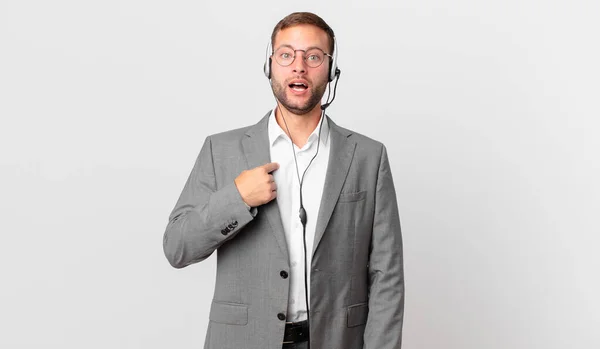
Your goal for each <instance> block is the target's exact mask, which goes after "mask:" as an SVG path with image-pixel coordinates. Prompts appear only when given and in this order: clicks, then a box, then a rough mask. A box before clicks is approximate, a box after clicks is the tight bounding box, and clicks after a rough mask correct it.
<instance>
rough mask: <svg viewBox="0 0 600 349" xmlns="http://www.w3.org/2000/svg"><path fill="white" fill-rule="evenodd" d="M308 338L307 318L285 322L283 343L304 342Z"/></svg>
mask: <svg viewBox="0 0 600 349" xmlns="http://www.w3.org/2000/svg"><path fill="white" fill-rule="evenodd" d="M307 340H308V320H304V321H300V322H286V323H285V332H284V333H283V344H289V343H299V342H306V341H307Z"/></svg>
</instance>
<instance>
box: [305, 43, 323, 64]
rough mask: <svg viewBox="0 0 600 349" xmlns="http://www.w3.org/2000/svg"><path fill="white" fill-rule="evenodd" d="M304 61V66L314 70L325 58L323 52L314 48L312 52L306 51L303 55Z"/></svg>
mask: <svg viewBox="0 0 600 349" xmlns="http://www.w3.org/2000/svg"><path fill="white" fill-rule="evenodd" d="M304 57H305V58H304V60H305V61H306V65H308V66H309V67H311V68H316V67H318V66H320V65H321V64H322V63H323V59H324V58H325V54H324V53H323V51H321V50H319V49H318V48H314V49H312V50H308V51H306V54H305V55H304Z"/></svg>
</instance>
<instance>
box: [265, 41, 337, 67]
mask: <svg viewBox="0 0 600 349" xmlns="http://www.w3.org/2000/svg"><path fill="white" fill-rule="evenodd" d="M283 47H286V48H289V49H291V50H292V51H293V52H294V57H293V58H292V60H291V61H290V64H288V65H283V64H281V63H279V61H278V60H277V58H276V57H274V56H275V52H277V51H278V50H279V49H281V48H283ZM310 50H319V51H321V52H323V54H324V55H325V56H327V57H329V60H330V62H332V61H333V56H332V55H330V54H329V53H327V52H325V51H323V50H322V49H320V48H319V47H309V48H308V49H306V50H300V49H295V48H293V47H292V46H290V45H281V46H279V47H278V48H277V49H276V50H273V52H272V53H271V58H272V59H273V60H275V62H277V64H279V66H281V67H289V66H290V65H292V64H293V63H294V62H295V61H296V57H297V56H298V55H297V54H296V52H297V51H302V52H304V53H303V54H302V59H303V60H304V64H306V66H307V67H310V68H318V67H320V66H321V65H323V62H325V60H324V59H323V60H322V61H321V63H319V65H317V66H315V67H313V66H310V65H309V64H308V62H307V61H306V51H310Z"/></svg>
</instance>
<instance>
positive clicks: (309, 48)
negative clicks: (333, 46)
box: [274, 44, 327, 53]
mask: <svg viewBox="0 0 600 349" xmlns="http://www.w3.org/2000/svg"><path fill="white" fill-rule="evenodd" d="M282 47H289V48H291V49H292V50H298V51H304V52H306V51H309V50H312V49H313V48H318V49H319V50H321V51H323V53H327V52H325V50H323V49H322V48H320V47H318V46H310V47H307V48H306V49H304V50H301V49H296V48H294V47H293V46H292V45H288V44H283V45H280V46H279V47H277V48H276V49H275V50H274V51H277V50H278V49H280V48H282Z"/></svg>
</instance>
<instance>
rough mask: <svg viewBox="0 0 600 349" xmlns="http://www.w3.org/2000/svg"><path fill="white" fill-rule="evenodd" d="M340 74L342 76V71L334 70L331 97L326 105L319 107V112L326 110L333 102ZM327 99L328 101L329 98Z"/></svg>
mask: <svg viewBox="0 0 600 349" xmlns="http://www.w3.org/2000/svg"><path fill="white" fill-rule="evenodd" d="M341 74H342V71H341V70H339V69H338V68H335V77H336V79H335V84H334V85H333V97H331V100H330V101H328V102H327V103H325V104H323V105H321V110H325V109H327V108H328V107H329V106H330V105H331V103H333V100H334V99H335V91H336V90H337V84H338V81H339V80H340V75H341ZM327 99H329V98H327Z"/></svg>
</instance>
